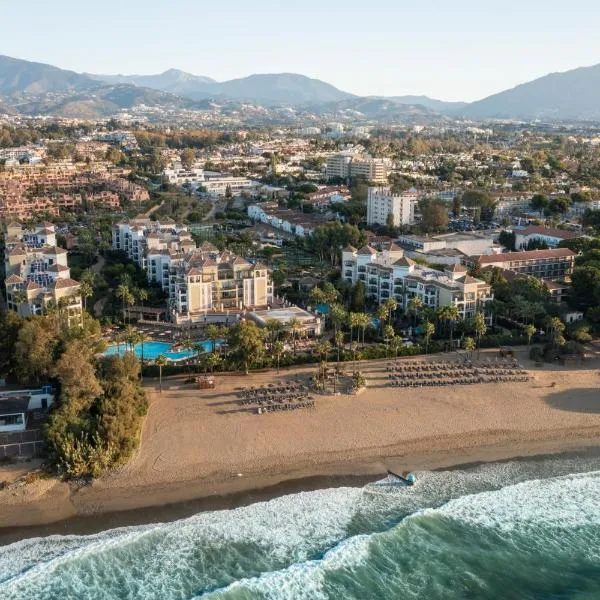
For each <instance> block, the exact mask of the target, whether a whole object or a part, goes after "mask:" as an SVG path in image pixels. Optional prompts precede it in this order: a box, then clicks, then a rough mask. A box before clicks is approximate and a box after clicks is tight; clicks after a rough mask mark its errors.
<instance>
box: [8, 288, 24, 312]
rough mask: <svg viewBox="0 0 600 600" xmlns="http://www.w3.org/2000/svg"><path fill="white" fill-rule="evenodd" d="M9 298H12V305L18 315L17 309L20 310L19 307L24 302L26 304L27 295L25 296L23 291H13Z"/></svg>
mask: <svg viewBox="0 0 600 600" xmlns="http://www.w3.org/2000/svg"><path fill="white" fill-rule="evenodd" d="M11 296H12V301H13V302H14V304H15V306H16V308H17V313H19V309H20V308H21V305H22V304H23V303H24V302H27V294H25V292H24V291H23V290H15V291H14V292H11Z"/></svg>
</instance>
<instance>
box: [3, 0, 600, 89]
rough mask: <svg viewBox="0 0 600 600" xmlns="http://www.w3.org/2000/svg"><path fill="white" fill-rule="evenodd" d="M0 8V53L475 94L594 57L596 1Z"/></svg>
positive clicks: (83, 66) (65, 1)
mask: <svg viewBox="0 0 600 600" xmlns="http://www.w3.org/2000/svg"><path fill="white" fill-rule="evenodd" d="M0 4H2V5H4V6H2V10H1V12H0V54H6V55H8V56H13V57H15V58H23V59H26V60H34V61H38V62H45V63H49V64H52V65H55V66H58V67H61V68H65V69H72V70H74V71H78V72H83V71H87V72H90V73H125V74H132V73H135V74H150V73H158V72H162V71H165V70H167V69H169V68H178V69H182V70H184V71H188V72H190V73H194V74H196V75H208V76H209V77H212V78H214V79H216V80H218V81H224V80H227V79H233V78H236V77H244V76H246V75H250V74H252V73H281V72H288V73H301V74H303V75H307V76H309V77H316V78H318V79H322V80H324V81H327V82H328V83H331V84H333V85H335V86H336V87H338V88H340V89H342V90H344V91H347V92H351V93H354V94H359V95H385V96H395V95H404V94H419V95H420V94H425V95H428V96H430V97H433V98H439V99H442V100H464V101H472V100H477V99H480V98H483V97H485V96H488V95H490V94H492V93H495V92H499V91H502V90H504V89H507V88H510V87H514V86H515V85H518V84H519V83H524V82H526V81H530V80H531V79H534V78H536V77H540V76H542V75H545V74H547V73H550V72H556V71H566V70H568V69H572V68H576V67H580V66H589V65H592V64H597V63H600V35H599V33H598V32H599V31H600V2H598V0H571V1H570V2H565V1H564V0H562V1H561V2H558V1H556V0H546V1H541V0H521V1H520V2H516V1H514V0H504V1H503V2H493V3H492V2H491V1H490V0H479V1H474V0H421V1H417V2H415V0H411V1H406V0H374V1H371V2H368V1H366V0H361V1H358V0H345V1H341V0H301V1H299V0H278V1H272V0H221V1H220V2H219V1H214V0H213V1H211V2H207V1H206V0H185V1H184V0H168V1H164V0H163V1H161V2H159V1H158V0H144V1H142V0H102V1H100V2H96V1H92V0H83V1H82V0H77V1H75V0H52V2H48V0H28V2H26V3H25V4H21V3H20V2H14V1H9V0H0ZM492 4H493V7H491V6H490V5H492ZM486 5H488V7H486Z"/></svg>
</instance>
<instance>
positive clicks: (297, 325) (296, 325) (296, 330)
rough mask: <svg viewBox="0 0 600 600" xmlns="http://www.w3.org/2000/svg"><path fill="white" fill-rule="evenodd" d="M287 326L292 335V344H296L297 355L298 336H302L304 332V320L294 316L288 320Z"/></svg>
mask: <svg viewBox="0 0 600 600" xmlns="http://www.w3.org/2000/svg"><path fill="white" fill-rule="evenodd" d="M287 326H288V328H289V330H290V333H291V335H292V344H293V345H294V356H296V341H297V339H298V337H299V336H300V334H301V333H302V331H303V330H304V328H303V325H302V321H300V319H298V318H296V317H294V318H292V319H290V320H289V321H288V324H287Z"/></svg>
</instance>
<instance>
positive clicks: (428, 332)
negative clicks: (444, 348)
mask: <svg viewBox="0 0 600 600" xmlns="http://www.w3.org/2000/svg"><path fill="white" fill-rule="evenodd" d="M434 333H435V325H434V324H433V323H432V322H431V321H425V323H424V324H423V335H424V336H425V354H428V353H429V340H430V339H431V336H432V335H433V334H434Z"/></svg>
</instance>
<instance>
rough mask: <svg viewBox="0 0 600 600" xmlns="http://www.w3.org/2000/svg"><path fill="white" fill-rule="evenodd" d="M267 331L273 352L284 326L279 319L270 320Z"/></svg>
mask: <svg viewBox="0 0 600 600" xmlns="http://www.w3.org/2000/svg"><path fill="white" fill-rule="evenodd" d="M315 289H317V288H315ZM265 329H266V330H267V335H268V337H269V347H270V349H271V352H272V351H273V344H274V343H275V342H276V341H277V340H278V339H279V334H280V333H281V331H282V329H283V325H282V323H281V321H278V320H277V319H268V320H267V322H266V323H265Z"/></svg>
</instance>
